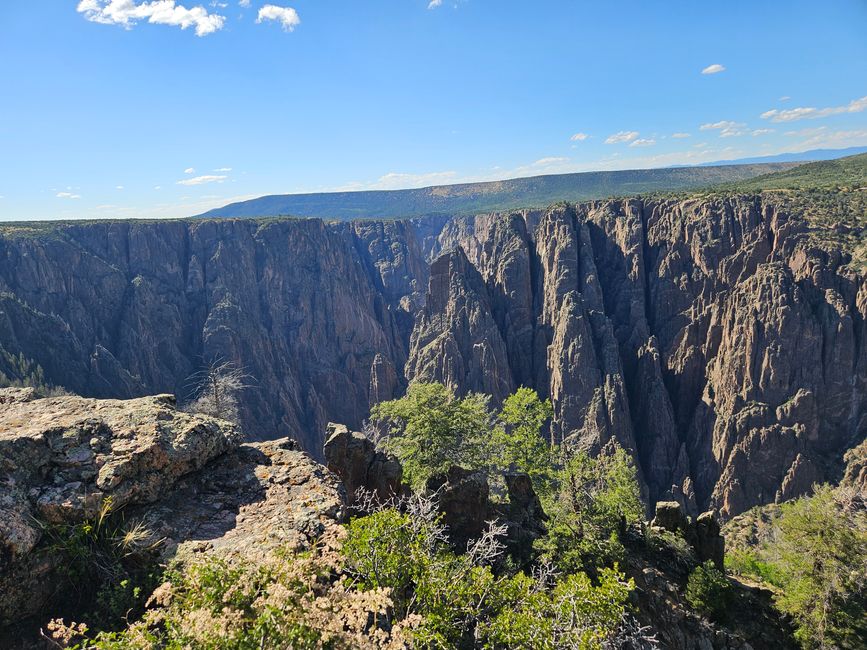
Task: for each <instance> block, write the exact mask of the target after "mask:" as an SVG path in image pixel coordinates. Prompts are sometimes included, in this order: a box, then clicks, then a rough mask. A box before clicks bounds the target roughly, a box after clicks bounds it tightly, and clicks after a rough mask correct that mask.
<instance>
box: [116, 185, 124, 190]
mask: <svg viewBox="0 0 867 650" xmlns="http://www.w3.org/2000/svg"><path fill="white" fill-rule="evenodd" d="M114 189H116V190H122V189H123V185H118V186H117V187H115V188H114Z"/></svg>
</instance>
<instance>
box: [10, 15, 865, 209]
mask: <svg viewBox="0 0 867 650" xmlns="http://www.w3.org/2000/svg"><path fill="white" fill-rule="evenodd" d="M243 5H246V6H243ZM865 34H867V2H865V1H864V0H835V1H833V2H817V1H816V0H812V1H810V2H802V1H799V0H785V1H782V0H781V1H765V2H756V1H755V0H750V1H747V0H731V1H728V2H696V1H695V0H691V1H689V2H681V1H679V0H668V1H666V2H664V3H663V2H648V1H646V0H634V1H618V0H611V1H606V2H599V1H598V0H596V1H593V2H585V1H583V0H569V1H567V0H563V1H557V0H539V1H537V2H517V1H513V0H442V1H441V2H436V1H434V2H430V0H363V1H362V0H291V1H290V0H271V1H270V2H260V1H257V0H248V1H239V0H220V1H218V2H212V1H211V0H205V1H202V2H200V1H197V0H178V1H177V2H175V1H172V0H149V1H145V0H84V1H83V2H80V1H79V0H42V1H40V2H21V1H11V0H3V1H2V2H0V89H2V92H0V152H2V156H0V197H2V198H0V219H2V220H13V219H15V220H17V219H50V218H84V217H87V218H98V217H176V216H186V215H190V214H195V213H198V212H201V211H203V210H205V209H208V208H211V207H215V206H217V205H222V204H225V203H227V202H229V201H232V200H238V199H240V198H248V197H253V196H259V195H262V194H271V193H290V192H310V191H325V190H336V189H391V188H399V187H419V186H423V185H431V184H440V183H452V182H461V181H474V180H491V179H497V178H507V177H513V176H526V175H535V174H540V173H559V172H568V171H586V170H593V169H623V168H637V167H659V166H666V165H670V164H683V163H699V162H703V161H715V160H722V159H731V158H740V157H746V156H755V155H765V154H774V153H779V152H784V151H801V150H806V149H813V148H842V147H846V146H854V145H865V144H867V37H865ZM712 66H717V67H712ZM720 68H723V69H722V70H720V71H717V72H714V71H716V70H719V69H720ZM703 71H705V73H703ZM676 134H677V135H676ZM678 136H680V137H678Z"/></svg>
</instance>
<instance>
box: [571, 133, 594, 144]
mask: <svg viewBox="0 0 867 650" xmlns="http://www.w3.org/2000/svg"><path fill="white" fill-rule="evenodd" d="M589 137H590V136H589V135H587V134H586V133H576V134H575V135H573V136H572V137H571V138H569V139H570V140H571V141H572V142H584V141H585V140H586V139H587V138H589Z"/></svg>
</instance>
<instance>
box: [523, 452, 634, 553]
mask: <svg viewBox="0 0 867 650" xmlns="http://www.w3.org/2000/svg"><path fill="white" fill-rule="evenodd" d="M556 485H557V491H556V493H555V494H554V495H553V497H552V498H551V499H550V500H548V502H547V503H546V504H545V505H546V512H548V514H549V515H550V516H551V521H550V522H549V525H548V529H549V531H548V536H547V537H546V538H544V539H543V540H541V541H540V543H539V547H540V549H541V550H542V552H543V553H544V555H545V556H546V557H548V558H550V559H551V560H552V561H554V562H557V563H558V564H559V565H560V566H562V567H563V568H564V569H567V570H577V569H579V568H582V567H584V568H592V567H594V566H599V565H606V564H611V563H613V562H615V561H617V560H620V559H622V556H623V546H622V543H621V542H620V534H621V533H622V532H623V530H625V528H626V527H627V526H628V525H630V524H633V523H637V522H639V521H641V520H642V519H643V516H644V506H643V505H642V503H641V496H640V490H639V485H638V478H637V473H636V469H635V465H634V464H633V463H632V460H631V458H630V457H629V455H628V454H627V453H626V451H624V450H623V448H621V447H619V446H617V447H614V448H613V449H609V450H608V453H603V454H602V455H600V456H599V457H597V458H592V457H590V456H589V455H588V454H586V453H584V452H578V453H576V454H574V455H573V456H572V457H571V458H569V459H568V460H567V461H566V463H565V464H564V466H563V468H562V469H561V470H560V471H559V472H558V474H557V478H556Z"/></svg>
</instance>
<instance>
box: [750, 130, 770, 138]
mask: <svg viewBox="0 0 867 650" xmlns="http://www.w3.org/2000/svg"><path fill="white" fill-rule="evenodd" d="M774 131H776V129H756V130H754V131H753V132H752V133H751V134H750V135H752V136H753V137H754V138H755V137H757V136H760V135H767V134H768V133H773V132H774Z"/></svg>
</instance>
